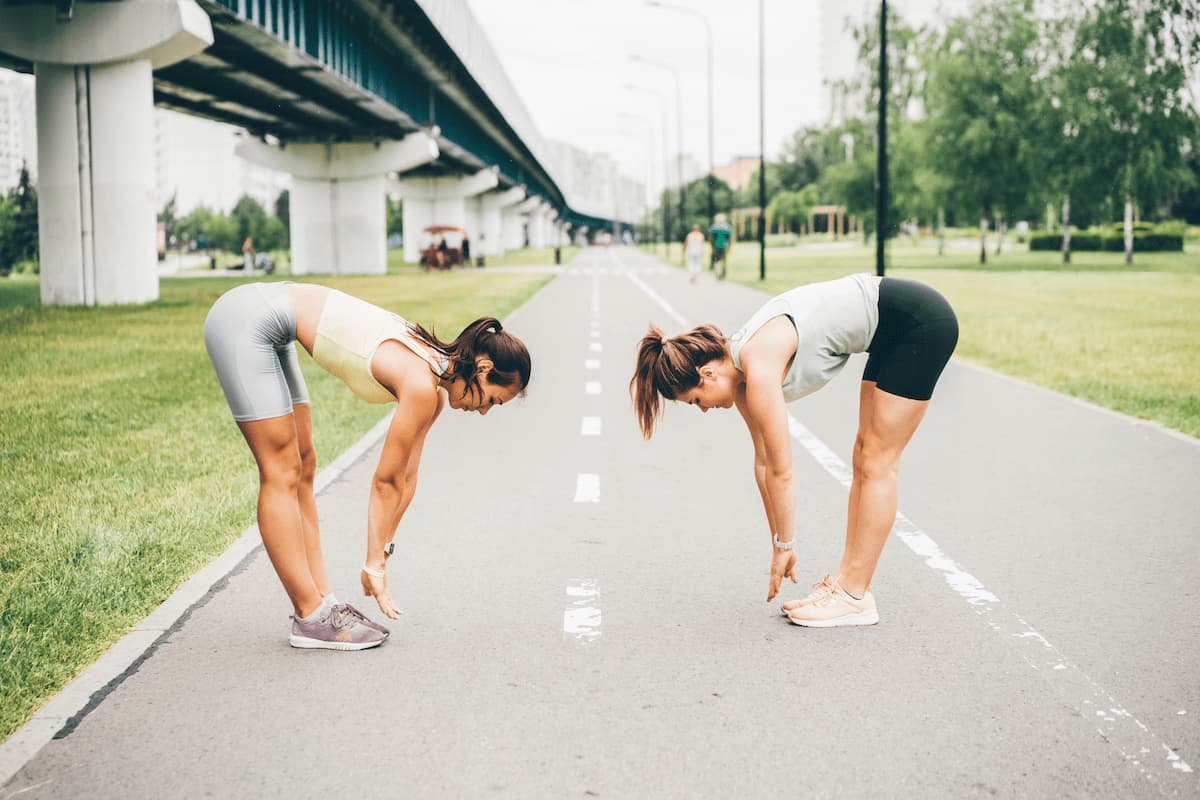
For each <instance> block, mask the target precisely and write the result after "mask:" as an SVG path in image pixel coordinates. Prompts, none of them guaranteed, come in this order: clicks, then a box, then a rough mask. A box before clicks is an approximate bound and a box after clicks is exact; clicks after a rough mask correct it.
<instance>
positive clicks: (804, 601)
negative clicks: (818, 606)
mask: <svg viewBox="0 0 1200 800" xmlns="http://www.w3.org/2000/svg"><path fill="white" fill-rule="evenodd" d="M812 589H813V590H812V591H811V592H809V593H808V596H806V597H803V598H801V599H800V600H789V601H788V602H786V603H781V604H780V605H779V613H780V614H782V615H783V616H785V617H786V616H787V615H789V614H791V613H792V612H793V611H795V610H796V609H797V608H800V607H801V606H806V605H808V604H809V603H811V602H813V601H814V600H816V599H818V598H821V597H824V596H825V595H827V594H829V593H830V592H832V591H833V578H832V577H830V575H829V574H828V573H826V574H825V577H824V578H821V580H819V581H817V582H816V583H814V584H813V585H812Z"/></svg>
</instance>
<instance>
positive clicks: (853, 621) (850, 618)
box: [788, 611, 879, 628]
mask: <svg viewBox="0 0 1200 800" xmlns="http://www.w3.org/2000/svg"><path fill="white" fill-rule="evenodd" d="M788 622H790V623H792V624H793V625H799V626H800V627H802V628H839V627H841V626H843V625H845V626H850V625H878V624H879V612H878V611H870V612H867V613H866V614H847V615H846V616H844V617H835V618H834V619H805V620H799V619H796V618H795V617H790V616H789V617H788Z"/></svg>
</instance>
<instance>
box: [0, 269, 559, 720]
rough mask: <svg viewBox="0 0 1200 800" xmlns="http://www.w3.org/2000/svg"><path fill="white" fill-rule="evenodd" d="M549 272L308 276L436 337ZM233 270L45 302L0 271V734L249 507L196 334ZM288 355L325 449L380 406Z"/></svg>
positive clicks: (243, 464) (495, 309) (214, 544)
mask: <svg viewBox="0 0 1200 800" xmlns="http://www.w3.org/2000/svg"><path fill="white" fill-rule="evenodd" d="M549 279H550V276H547V275H539V274H528V275H526V274H488V273H487V272H486V271H484V270H478V271H476V270H471V271H456V272H452V273H441V274H437V275H428V276H427V275H424V274H421V275H411V276H410V275H404V276H388V277H371V278H338V279H330V280H318V281H315V282H320V283H325V284H327V285H331V286H336V287H338V288H340V289H343V290H345V291H347V292H350V293H352V294H355V295H357V296H360V297H363V298H365V299H367V300H370V301H371V302H374V303H376V304H378V305H381V306H385V307H388V308H392V309H394V310H396V311H397V312H398V313H402V314H403V315H405V316H407V317H409V318H411V319H413V320H415V321H417V322H421V323H422V324H425V325H427V326H433V327H434V328H436V330H437V331H438V332H439V333H440V334H441V335H442V336H451V335H454V334H456V333H457V332H458V331H459V330H460V329H461V327H462V326H463V325H465V324H466V323H467V322H469V321H470V320H472V319H474V318H475V317H477V316H482V315H494V316H497V317H500V318H503V317H505V316H506V315H507V314H509V313H510V312H512V311H513V310H514V309H515V308H517V306H519V305H520V304H521V303H522V302H524V301H525V300H526V299H527V298H528V297H529V296H531V295H532V294H533V293H534V292H535V291H537V290H538V289H539V288H540V287H541V286H543V285H544V284H545V283H546V282H547V281H548V280H549ZM242 280H244V279H242ZM242 280H238V279H222V278H186V279H177V280H166V281H163V282H162V288H161V291H162V299H160V300H159V301H158V302H156V303H153V304H150V305H147V306H124V307H122V306H116V307H114V306H109V307H105V308H50V307H47V308H43V307H41V306H40V304H39V302H38V295H39V289H38V283H37V281H36V279H34V278H30V277H18V278H12V279H9V280H5V281H0V336H3V338H4V344H5V347H4V352H5V356H4V359H3V361H0V386H2V387H3V389H0V415H2V417H3V419H4V424H3V427H2V428H0V464H2V465H3V477H0V497H3V502H2V504H0V740H2V739H4V738H6V737H7V736H8V735H9V734H11V733H12V731H13V730H15V729H16V728H17V727H19V726H20V725H21V724H22V723H24V721H25V720H26V719H28V717H29V716H30V715H31V714H32V713H33V712H34V711H35V710H36V709H37V708H38V707H39V706H40V705H41V704H42V703H44V702H45V701H46V700H47V699H48V698H49V697H50V696H52V695H53V694H54V693H55V692H56V691H58V690H59V689H60V688H61V687H62V686H63V685H64V684H65V683H67V682H68V681H69V680H71V679H72V678H73V677H74V676H75V675H76V674H78V673H79V672H80V671H81V670H82V669H83V668H84V667H86V666H87V665H88V664H90V663H91V662H92V661H93V660H95V659H96V658H97V657H98V656H99V655H100V654H101V653H103V652H104V651H105V649H107V648H108V647H109V646H110V645H111V644H112V643H113V642H114V641H116V640H117V639H118V638H119V637H120V636H121V635H122V634H123V633H125V631H126V630H127V629H128V627H129V626H130V625H131V624H133V623H135V622H136V621H137V620H139V619H141V618H142V617H143V616H145V615H146V614H147V613H148V612H149V611H150V610H152V609H153V608H154V607H155V606H156V605H157V604H158V603H160V602H161V601H162V600H163V599H165V598H166V597H167V596H169V595H170V594H171V592H172V591H174V590H175V588H176V587H178V586H179V585H180V584H181V583H183V582H184V581H185V580H187V579H188V578H189V577H190V576H191V575H192V574H194V573H195V572H196V571H197V570H198V569H199V568H200V567H202V566H203V565H204V564H205V563H207V562H208V561H210V560H211V559H212V558H213V557H214V556H216V555H217V554H219V553H220V552H221V551H222V550H224V549H225V547H227V546H228V545H229V544H230V543H231V542H232V541H233V540H234V539H236V538H237V536H238V535H240V534H241V532H242V531H243V530H245V528H246V527H247V526H248V525H250V524H252V523H253V522H254V513H255V511H254V509H255V497H256V493H257V479H256V471H255V467H254V462H253V459H252V458H251V456H250V452H249V450H248V449H247V448H246V446H245V444H244V442H243V441H242V438H241V436H240V435H239V434H238V431H237V428H236V426H235V425H234V423H233V420H232V418H231V417H230V414H229V410H228V408H227V407H226V405H225V400H224V398H223V396H222V394H221V390H220V387H219V385H218V384H217V381H216V378H215V376H214V374H213V371H212V367H211V365H210V364H209V362H208V357H207V355H206V354H205V352H204V342H203V338H202V326H203V322H204V317H205V314H207V312H208V308H209V306H210V305H211V304H212V302H213V301H214V300H215V299H216V298H217V297H218V296H219V295H220V294H221V293H222V292H223V291H224V290H226V289H228V288H230V287H231V286H233V285H235V284H236V283H239V282H242ZM518 333H519V332H518ZM300 359H301V364H302V368H303V370H304V375H305V379H306V380H307V381H308V386H309V391H310V393H311V396H312V400H313V428H314V437H315V441H316V448H317V455H318V459H319V462H320V463H328V462H329V461H330V460H331V459H333V458H334V457H335V456H337V455H338V454H339V453H341V452H342V451H343V450H345V449H346V447H348V446H349V445H350V444H352V443H353V442H354V441H356V440H357V439H359V438H360V437H361V436H362V435H363V434H364V433H365V432H366V431H367V430H368V429H369V428H370V427H371V426H372V425H374V424H375V423H376V422H377V421H378V420H379V419H380V418H381V417H383V416H384V415H385V414H386V413H387V410H388V406H377V405H368V404H366V403H363V402H361V401H360V400H358V399H357V398H355V397H354V396H353V395H352V394H351V393H350V392H349V391H348V390H346V389H345V387H344V386H342V385H341V384H340V383H339V382H338V381H337V380H336V379H335V378H333V377H331V376H329V375H328V374H326V373H325V372H324V371H323V370H321V369H320V368H319V367H316V366H315V365H314V364H313V362H312V360H311V359H310V358H309V357H308V356H307V355H306V354H304V353H303V352H301V355H300ZM532 389H533V391H537V386H536V383H535V385H534V386H533V387H532Z"/></svg>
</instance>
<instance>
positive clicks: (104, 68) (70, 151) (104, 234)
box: [0, 0, 213, 306]
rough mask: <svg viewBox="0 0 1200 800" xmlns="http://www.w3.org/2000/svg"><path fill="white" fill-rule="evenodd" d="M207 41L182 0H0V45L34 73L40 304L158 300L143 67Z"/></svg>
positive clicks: (195, 10) (208, 29)
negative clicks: (34, 0)
mask: <svg viewBox="0 0 1200 800" xmlns="http://www.w3.org/2000/svg"><path fill="white" fill-rule="evenodd" d="M212 41H213V35H212V26H211V24H210V23H209V20H208V16H207V15H206V14H205V13H204V12H203V11H201V10H200V7H199V6H198V5H196V3H195V2H193V0H129V1H128V2H124V3H79V4H77V5H75V8H74V12H73V14H72V18H71V19H70V20H69V21H67V22H59V21H58V19H57V17H56V8H55V4H52V3H51V4H36V5H35V4H28V5H20V6H10V7H4V8H0V51H3V52H6V53H11V54H13V55H15V56H18V57H20V58H23V59H25V60H27V61H31V62H33V64H34V75H35V76H36V80H37V83H36V87H35V97H36V103H37V135H38V259H39V262H40V269H41V295H42V303H43V304H44V305H90V306H96V305H116V304H121V303H148V302H151V301H153V300H156V299H158V256H157V245H156V244H155V236H156V234H155V221H154V218H155V213H156V211H157V209H156V208H155V205H154V161H153V159H154V86H153V78H152V72H153V70H155V69H159V68H161V67H166V66H170V65H171V64H174V63H176V62H178V61H182V60H183V59H186V58H190V57H191V56H193V55H195V54H196V53H199V52H200V51H201V50H203V49H204V48H206V47H208V46H209V45H210V44H212Z"/></svg>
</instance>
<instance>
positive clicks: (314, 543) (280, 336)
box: [205, 283, 531, 650]
mask: <svg viewBox="0 0 1200 800" xmlns="http://www.w3.org/2000/svg"><path fill="white" fill-rule="evenodd" d="M293 341H298V342H299V343H300V345H301V346H302V347H303V348H304V349H305V350H307V351H308V352H309V354H310V355H313V356H314V360H316V361H317V363H318V364H320V365H321V366H322V367H324V368H325V369H327V370H328V371H330V372H331V373H333V374H334V375H336V376H337V377H339V378H341V379H342V380H343V381H344V382H345V383H346V384H347V386H349V387H350V388H351V390H353V391H354V393H355V394H357V395H359V396H360V397H362V398H363V399H365V400H367V401H368V402H375V403H384V402H394V403H395V404H396V410H395V413H394V415H393V417H392V420H391V423H390V424H389V426H388V430H387V434H386V438H385V439H384V443H383V451H382V453H381V455H380V458H379V464H378V466H377V467H376V469H375V474H374V476H373V478H372V481H371V492H370V500H369V504H368V509H367V548H366V557H365V559H364V561H363V567H362V572H361V576H360V577H361V583H362V588H363V591H364V593H365V594H366V595H367V596H371V597H374V598H375V600H376V602H377V603H378V604H379V609H380V610H381V611H382V612H383V613H384V614H385V615H387V616H388V617H389V618H391V619H395V618H396V617H397V616H398V615H399V613H400V612H399V610H398V609H397V608H396V604H395V603H394V602H393V600H392V597H391V594H390V593H389V592H388V586H387V573H386V572H385V565H386V561H387V557H388V556H389V555H390V554H391V551H392V538H393V537H394V536H395V533H396V528H397V526H398V525H399V524H400V519H401V518H402V517H403V516H404V512H405V511H406V510H407V508H408V506H409V504H410V503H411V502H412V498H413V493H414V491H415V489H416V484H417V469H418V466H419V464H420V461H421V450H422V447H423V446H424V443H425V436H426V434H427V433H428V432H429V429H430V427H431V426H432V425H433V423H434V422H435V421H436V420H437V418H438V416H439V415H440V414H441V413H442V411H443V410H444V409H445V408H446V407H447V406H449V407H450V408H455V409H459V410H461V411H475V412H478V413H480V414H487V413H488V412H489V411H490V410H491V409H492V408H494V407H495V406H498V405H503V404H504V403H507V402H509V401H510V400H512V399H514V398H515V397H517V396H519V395H521V394H523V393H524V391H525V387H526V386H527V385H528V383H529V377H530V368H531V364H530V358H529V352H528V350H527V349H526V348H525V345H524V344H523V343H522V342H521V340H520V339H517V338H516V337H515V336H513V335H512V334H510V333H508V332H507V331H505V330H503V326H502V325H501V323H500V322H499V321H498V320H496V319H494V318H491V317H483V318H480V319H478V320H476V321H475V322H473V323H471V324H470V325H468V326H467V327H466V328H465V329H464V330H463V331H462V333H460V334H459V336H458V337H457V338H455V339H454V340H453V341H452V342H443V341H441V340H440V339H438V338H437V337H435V336H434V335H433V334H431V333H430V332H428V331H426V330H425V329H424V328H422V327H421V326H419V325H415V324H413V323H410V322H408V321H406V320H404V319H402V318H400V317H398V316H396V315H394V314H391V313H390V312H388V311H386V310H384V309H381V308H378V307H376V306H373V305H371V304H369V303H366V302H364V301H361V300H358V299H357V298H353V297H350V296H349V295H346V294H344V293H342V292H339V291H337V290H333V289H329V288H327V287H324V286H316V285H309V284H279V283H268V284H243V285H242V286H239V287H236V288H234V289H232V290H230V291H229V292H226V294H225V295H223V296H222V297H221V298H220V299H218V300H217V302H216V303H215V304H214V305H213V310H212V311H210V312H209V316H208V319H207V320H206V322H205V344H206V347H207V348H208V351H209V355H210V357H211V358H212V361H213V365H214V368H215V369H216V371H217V376H218V378H219V380H220V382H221V386H222V389H223V390H224V391H225V395H226V398H227V399H228V401H229V405H230V408H231V410H232V411H233V414H234V418H235V420H236V421H237V424H238V427H239V428H240V429H241V431H242V434H243V435H244V436H245V438H246V443H247V444H248V445H249V446H250V451H251V452H252V453H253V455H254V460H255V461H256V462H257V464H258V470H259V477H260V484H259V499H258V528H259V531H260V533H261V535H262V540H263V545H264V547H265V548H266V550H267V554H268V555H269V556H270V559H271V565H272V566H273V567H274V568H275V572H276V574H277V575H278V576H279V580H280V581H281V582H282V583H283V586H284V589H285V590H286V591H287V594H288V597H289V598H290V599H291V601H292V605H293V607H294V609H295V616H294V618H293V626H292V636H291V640H290V641H291V644H292V646H294V647H311V648H327V649H337V650H360V649H364V648H367V647H374V646H377V645H379V644H381V643H382V641H383V640H384V639H385V638H386V637H387V629H386V628H384V627H383V626H381V625H378V624H376V623H373V622H371V621H370V620H368V619H367V618H366V617H365V615H363V614H362V613H361V612H359V611H358V610H357V609H355V608H354V607H353V606H351V605H349V604H348V603H337V602H336V600H334V599H333V595H332V592H331V587H330V582H329V578H328V576H327V575H326V572H325V560H324V556H323V555H322V552H321V540H320V532H319V529H318V523H317V506H316V500H315V498H314V494H313V480H314V478H315V475H316V456H315V454H314V451H313V436H312V411H311V408H310V404H309V402H308V393H307V388H306V387H305V386H304V380H303V377H302V376H301V375H300V372H299V367H298V364H297V362H296V357H295V352H294V350H293V347H294V346H293V345H292V342H293Z"/></svg>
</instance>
